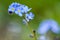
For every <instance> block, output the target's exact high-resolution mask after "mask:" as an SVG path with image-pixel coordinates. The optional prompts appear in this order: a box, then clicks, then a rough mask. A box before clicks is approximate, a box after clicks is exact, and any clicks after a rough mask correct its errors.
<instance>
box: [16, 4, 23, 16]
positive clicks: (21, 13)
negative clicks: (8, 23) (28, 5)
mask: <svg viewBox="0 0 60 40" xmlns="http://www.w3.org/2000/svg"><path fill="white" fill-rule="evenodd" d="M15 13H16V14H18V15H19V16H23V13H24V9H23V6H22V5H21V6H20V7H17V9H16V10H15Z"/></svg>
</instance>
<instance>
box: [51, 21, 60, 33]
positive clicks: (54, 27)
mask: <svg viewBox="0 0 60 40" xmlns="http://www.w3.org/2000/svg"><path fill="white" fill-rule="evenodd" d="M51 31H52V32H54V33H56V34H57V33H59V26H58V23H57V22H56V21H54V20H51Z"/></svg>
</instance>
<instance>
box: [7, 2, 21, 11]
mask: <svg viewBox="0 0 60 40" xmlns="http://www.w3.org/2000/svg"><path fill="white" fill-rule="evenodd" d="M20 5H21V4H19V3H16V2H14V3H12V4H11V5H10V6H9V8H8V12H9V11H11V12H14V11H15V10H16V8H17V7H19V6H20Z"/></svg>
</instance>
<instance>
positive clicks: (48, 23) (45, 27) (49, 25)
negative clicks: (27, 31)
mask: <svg viewBox="0 0 60 40" xmlns="http://www.w3.org/2000/svg"><path fill="white" fill-rule="evenodd" d="M49 30H51V31H52V32H54V33H56V34H57V33H59V26H58V23H57V22H55V21H54V20H45V21H43V22H42V23H41V24H40V26H39V29H38V33H40V34H45V33H47V32H48V31H49Z"/></svg>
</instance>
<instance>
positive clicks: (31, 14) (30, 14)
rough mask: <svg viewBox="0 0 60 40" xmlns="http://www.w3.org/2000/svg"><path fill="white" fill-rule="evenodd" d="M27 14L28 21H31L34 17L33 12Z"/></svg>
mask: <svg viewBox="0 0 60 40" xmlns="http://www.w3.org/2000/svg"><path fill="white" fill-rule="evenodd" d="M25 16H26V17H25V18H26V20H27V22H29V21H30V20H32V19H33V18H34V14H33V13H32V12H30V13H29V14H26V15H25Z"/></svg>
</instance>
